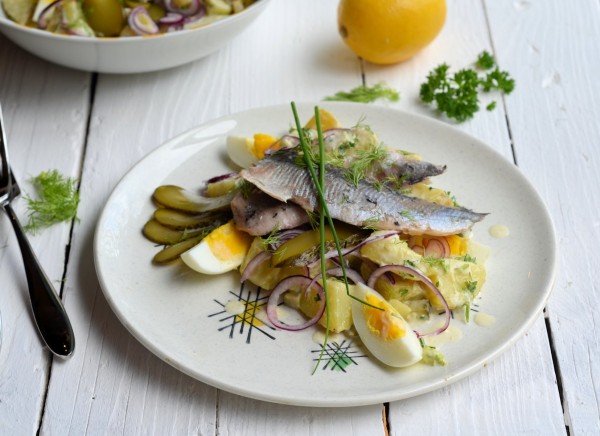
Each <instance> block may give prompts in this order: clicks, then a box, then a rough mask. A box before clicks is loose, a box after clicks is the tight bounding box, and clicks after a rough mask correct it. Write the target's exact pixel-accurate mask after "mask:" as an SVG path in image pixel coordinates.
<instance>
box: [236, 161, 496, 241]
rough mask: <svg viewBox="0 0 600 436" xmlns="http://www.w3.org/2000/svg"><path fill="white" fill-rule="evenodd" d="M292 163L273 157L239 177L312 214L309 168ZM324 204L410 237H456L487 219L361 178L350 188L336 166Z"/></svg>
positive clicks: (352, 220) (343, 216)
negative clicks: (407, 194)
mask: <svg viewBox="0 0 600 436" xmlns="http://www.w3.org/2000/svg"><path fill="white" fill-rule="evenodd" d="M296 161H297V153H296V152H293V151H287V152H280V153H275V154H273V155H271V156H269V157H267V158H265V159H263V160H261V161H259V162H257V163H256V164H254V165H253V166H251V167H250V168H248V169H245V170H243V171H242V172H241V173H240V175H241V176H242V178H244V179H245V180H246V181H248V182H250V183H252V184H253V185H255V186H256V187H257V188H258V189H260V190H261V191H263V192H265V193H266V194H268V195H269V196H271V197H273V198H276V199H278V200H280V201H283V202H288V201H291V202H292V203H295V204H297V205H299V206H300V207H302V208H303V209H304V210H308V211H313V212H314V211H316V210H317V209H318V206H319V202H318V196H317V192H316V189H315V187H314V185H313V182H312V179H311V178H310V174H309V172H308V170H307V169H306V168H304V167H300V166H298V165H297V164H296ZM325 201H326V203H327V206H328V208H329V213H330V214H331V217H332V218H333V219H337V220H339V221H343V222H346V223H348V224H352V225H355V226H358V227H371V228H375V229H379V230H398V231H401V232H403V233H407V234H411V235H420V234H429V235H438V236H443V235H452V234H457V233H461V232H463V231H465V230H467V229H469V228H471V227H472V226H473V224H475V223H476V222H478V221H481V220H482V219H483V218H484V217H485V216H486V214H482V213H476V212H473V211H471V210H469V209H465V208H461V207H446V206H441V205H439V204H435V203H430V202H428V201H425V200H421V199H418V198H414V197H408V196H406V195H402V194H400V193H399V192H398V191H394V190H392V189H389V188H388V187H386V186H383V187H382V189H381V190H378V189H377V188H376V187H375V186H374V185H373V184H372V183H371V182H369V181H367V180H364V179H363V180H360V181H359V183H358V186H355V185H354V184H353V183H351V182H350V181H348V180H347V179H346V177H345V175H344V170H342V169H339V168H336V167H327V169H326V172H325Z"/></svg>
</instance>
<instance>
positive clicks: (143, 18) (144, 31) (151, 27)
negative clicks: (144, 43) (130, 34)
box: [127, 6, 158, 35]
mask: <svg viewBox="0 0 600 436" xmlns="http://www.w3.org/2000/svg"><path fill="white" fill-rule="evenodd" d="M127 23H128V24H129V27H131V29H132V30H133V31H134V32H135V33H137V34H138V35H154V34H156V33H158V26H157V25H156V23H155V22H154V20H152V18H151V17H150V14H148V11H147V10H146V8H145V7H143V6H136V7H135V8H133V9H132V10H131V12H130V13H129V17H127Z"/></svg>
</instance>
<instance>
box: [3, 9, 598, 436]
mask: <svg viewBox="0 0 600 436" xmlns="http://www.w3.org/2000/svg"><path fill="white" fill-rule="evenodd" d="M336 4H337V2H335V1H333V0H329V1H324V0H302V1H293V0H274V1H273V2H272V3H271V5H270V7H269V8H268V9H267V11H266V12H265V13H264V15H263V16H261V17H260V18H259V19H258V21H257V22H255V23H254V24H253V25H252V26H251V28H250V29H248V30H247V31H246V32H245V33H244V34H243V36H241V37H239V38H237V39H236V40H235V41H234V42H233V43H232V44H230V45H229V46H228V47H226V48H225V49H223V50H222V51H220V52H218V53H216V54H214V55H212V56H210V57H208V58H206V59H204V60H200V61H198V62H195V63H193V64H190V65H186V66H183V67H180V68H176V69H172V70H169V71H163V72H158V73H152V74H140V75H129V76H113V75H97V74H90V73H84V72H78V71H73V70H69V69H65V68H62V67H58V66H55V65H52V64H49V63H46V62H44V61H42V60H39V59H37V58H35V57H33V56H32V55H29V54H28V53H26V52H24V51H22V50H21V49H20V48H18V47H16V46H15V45H13V44H12V43H11V42H9V41H8V40H6V39H5V38H4V37H0V101H1V102H2V106H3V109H4V117H5V121H6V124H7V129H8V132H9V133H8V141H9V145H10V153H11V159H12V163H13V166H14V169H15V172H16V173H17V175H18V177H19V179H20V180H21V181H22V182H23V183H22V184H23V188H24V190H25V191H28V190H29V192H33V191H32V190H31V189H32V188H31V186H30V185H29V184H28V183H27V182H26V179H27V178H28V177H29V176H32V175H36V174H38V173H39V172H40V171H43V170H47V169H52V168H56V169H58V170H60V171H61V172H62V173H63V174H68V175H72V176H74V177H77V178H78V179H80V180H81V198H82V201H81V205H80V209H79V217H80V218H81V220H80V222H78V223H75V224H70V223H69V224H63V225H58V226H55V227H53V228H51V229H49V230H47V231H45V232H43V233H42V234H40V235H39V236H35V237H33V238H32V239H31V241H32V244H33V246H34V248H35V250H36V252H37V253H38V255H39V258H40V260H41V262H42V264H43V265H44V267H45V269H46V271H47V273H48V275H49V277H50V278H51V279H52V280H54V281H55V282H56V283H58V287H60V289H61V292H62V298H63V300H64V303H65V306H66V309H67V311H68V312H69V314H70V316H71V320H72V322H73V327H74V330H75V334H76V339H77V348H76V352H75V354H74V356H73V357H72V358H71V359H69V360H67V361H59V360H57V359H55V358H53V357H52V356H51V355H50V354H49V352H48V351H47V350H46V349H44V348H42V346H41V342H40V339H39V338H38V335H37V333H36V331H35V329H34V327H33V324H32V322H33V321H32V317H31V313H30V309H29V302H28V297H27V287H26V281H25V276H24V273H23V269H22V265H21V260H20V255H19V252H18V247H17V243H16V240H15V238H14V236H13V234H12V229H11V228H10V224H9V222H8V220H7V219H5V218H1V219H0V283H1V284H2V285H1V286H0V312H1V316H2V347H1V348H0V434H2V435H20V434H24V435H29V434H35V433H36V432H39V434H43V435H66V434H69V435H83V434H111V435H113V434H126V435H131V434H135V435H137V434H140V435H149V434H153V435H154V434H155V435H171V434H172V435H183V434H202V435H216V434H219V435H227V434H231V435H240V434H244V435H264V434H268V435H270V434H286V435H288V434H311V435H313V434H314V435H334V434H339V435H347V434H358V435H367V434H368V435H371V434H374V435H377V434H380V435H383V434H386V433H389V434H394V435H399V434H442V433H443V434H486V435H487V434H498V435H508V434H539V435H550V434H577V435H584V434H600V418H599V415H600V413H599V410H600V400H599V397H600V363H599V360H600V359H599V358H600V341H599V340H598V331H597V329H598V328H600V327H599V326H600V317H599V315H598V313H599V312H598V310H597V307H598V305H600V289H599V285H598V283H599V282H600V274H599V273H598V271H599V270H600V269H599V268H598V267H599V266H600V250H598V243H599V242H600V214H599V212H598V210H599V205H600V189H598V188H599V187H600V177H599V174H600V160H599V153H598V151H597V147H598V144H599V143H600V127H599V126H600V123H599V121H598V120H600V105H598V103H597V101H595V100H599V99H600V85H599V83H600V81H599V80H598V73H599V72H600V55H599V52H598V41H599V40H600V8H599V4H598V2H597V1H596V0H580V1H577V2H565V1H561V0H546V1H544V2H542V1H534V0H531V1H529V0H460V1H459V0H449V1H448V4H449V8H448V9H449V13H448V19H447V22H446V25H445V28H444V30H443V32H442V33H441V34H440V36H439V37H438V38H437V40H436V41H435V42H434V43H433V44H432V45H431V46H430V47H428V48H427V49H426V50H425V51H424V52H422V53H421V54H419V55H418V56H417V57H416V58H414V59H413V60H411V61H408V62H406V63H403V64H401V65H397V66H391V67H385V68H384V67H377V66H373V65H368V64H364V63H362V62H361V61H360V60H359V59H357V58H356V56H354V55H353V53H352V52H350V51H349V50H348V49H347V48H346V47H345V46H344V45H343V44H342V42H341V40H340V38H339V36H338V34H337V30H336ZM484 49H487V50H489V51H492V52H493V53H494V54H495V56H496V58H497V60H498V61H499V64H500V66H501V67H502V68H503V69H506V70H508V71H510V73H511V74H512V75H513V77H515V79H516V83H517V87H516V90H515V92H514V93H513V94H512V95H510V96H508V97H507V98H505V99H501V100H500V101H499V104H498V107H497V108H496V110H495V111H492V112H487V111H485V110H482V111H481V112H480V113H479V114H477V115H476V117H475V118H474V119H473V120H472V121H469V122H466V123H463V124H460V125H457V127H458V128H459V129H462V130H464V131H467V132H469V133H471V134H473V135H475V136H476V137H478V138H480V139H482V140H483V141H485V142H487V143H489V144H490V145H492V146H494V147H495V148H496V149H497V150H498V151H500V152H501V153H502V154H503V155H504V156H505V157H506V158H507V159H509V160H513V161H514V162H515V163H516V164H517V165H518V166H519V167H520V169H521V170H522V171H523V172H524V173H525V174H526V175H527V176H528V178H529V179H530V180H531V181H532V182H533V184H534V185H535V186H536V188H537V189H538V190H539V192H540V193H541V195H542V197H543V198H544V200H545V202H546V204H547V206H548V208H549V209H550V211H551V214H552V216H553V219H554V223H555V226H556V231H557V235H558V240H559V244H560V256H559V264H560V266H559V270H558V272H557V276H556V282H555V286H554V292H553V295H552V297H551V299H550V301H549V303H548V306H547V308H546V310H545V312H544V314H540V317H539V319H538V320H537V321H536V323H535V324H534V326H533V327H532V328H531V330H530V331H529V333H528V334H527V335H525V337H523V338H522V339H521V340H519V341H518V342H517V343H516V344H515V345H514V346H513V347H512V348H511V349H510V350H509V351H507V352H506V353H505V354H503V355H502V356H501V357H499V358H498V359H497V360H496V361H494V362H493V363H491V364H489V365H487V366H486V367H485V368H483V369H482V370H481V371H480V372H478V373H476V374H475V375H472V376H470V377H469V378H467V379H464V380H462V381H459V382H457V383H455V384H453V385H451V386H449V387H446V388H444V389H441V390H438V391H435V392H432V393H429V394H426V395H422V396H420V397H416V398H412V399H409V400H403V401H398V402H392V403H389V404H377V405H374V406H368V407H358V408H350V409H344V408H341V409H319V408H302V407H290V406H281V405H276V404H269V403H265V402H261V401H256V400H250V399H245V398H242V397H239V396H236V395H233V394H229V393H227V392H222V391H218V390H217V389H215V388H212V387H210V386H207V385H205V384H203V383H200V382H197V381H195V380H193V379H191V378H190V377H188V376H186V375H183V374H182V373H180V372H178V371H177V370H175V369H173V368H172V367H170V366H169V365H167V364H166V363H163V362H162V361H161V360H159V359H158V358H157V357H155V356H154V355H153V354H151V353H150V352H149V351H147V350H146V349H145V348H144V347H143V346H142V345H140V344H139V343H138V342H137V341H136V340H135V339H134V338H133V337H132V336H131V335H130V334H129V333H128V332H127V330H126V329H125V328H124V327H123V326H122V325H121V323H120V322H119V321H118V319H117V318H116V316H115V315H114V314H113V312H112V311H111V309H110V308H109V306H108V304H107V302H106V300H105V299H104V296H103V294H102V291H101V289H100V287H99V284H98V279H97V276H96V273H95V270H94V265H93V254H92V239H93V231H94V228H95V225H96V220H97V217H98V214H99V213H100V211H101V209H102V207H103V204H104V203H105V201H106V199H107V197H108V195H109V194H110V192H111V190H112V189H113V187H114V186H115V185H116V183H117V182H118V181H119V179H120V178H121V177H122V176H123V175H124V173H125V172H126V171H127V170H128V169H129V168H131V166H132V165H134V164H135V163H136V162H137V161H138V160H139V159H140V158H141V157H143V156H144V155H146V154H147V153H148V152H150V151H151V150H153V149H155V148H156V147H157V146H159V145H160V144H161V143H163V142H164V141H166V140H167V139H169V138H171V137H173V136H175V135H177V134H178V133H180V132H183V131H185V130H187V129H189V128H191V127H193V126H196V125H198V124H201V123H203V122H205V121H208V120H210V119H213V118H216V117H219V116H221V115H225V114H230V113H234V112H237V111H241V110H244V109H248V108H252V107H259V106H264V105H270V104H275V103H287V102H289V101H291V100H297V101H320V100H321V99H322V98H323V97H325V96H327V95H331V94H333V93H334V92H336V91H338V90H348V89H351V88H352V87H354V86H356V85H359V84H360V83H363V82H365V83H367V84H374V83H376V82H378V81H381V80H384V81H386V82H387V83H388V84H389V85H390V86H393V87H396V88H398V89H399V90H400V92H401V96H402V98H401V101H400V102H399V103H394V104H388V103H379V104H388V105H390V106H392V107H397V108H402V109H405V110H409V111H413V112H417V113H421V114H426V115H428V116H434V117H435V116H436V115H435V113H433V112H432V111H431V110H430V109H428V108H426V107H424V106H423V105H422V104H421V103H419V101H418V90H419V85H420V83H421V82H422V81H423V80H424V78H425V76H426V74H427V72H428V71H430V70H431V69H432V68H433V67H435V66H437V65H438V64H440V63H442V62H448V63H449V64H450V65H452V66H454V67H462V66H467V65H469V64H470V63H471V62H473V61H474V60H475V58H476V56H477V54H478V53H480V52H481V51H482V50H484ZM595 148H596V150H595ZM16 205H17V210H18V212H19V214H20V215H21V216H23V217H24V216H25V209H24V202H23V201H19V202H17V204H16ZM509 273H510V272H507V274H509Z"/></svg>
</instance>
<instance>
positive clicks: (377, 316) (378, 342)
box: [352, 284, 423, 367]
mask: <svg viewBox="0 0 600 436" xmlns="http://www.w3.org/2000/svg"><path fill="white" fill-rule="evenodd" d="M353 295H354V296H356V297H357V298H359V299H360V300H361V301H362V302H361V301H356V300H352V320H353V321H354V327H355V328H356V331H357V333H358V336H359V337H360V339H361V340H362V342H363V344H364V345H365V347H367V349H368V350H369V351H370V352H371V354H373V356H375V357H376V358H377V359H378V360H380V361H381V362H382V363H385V364H386V365H389V366H394V367H404V366H409V365H412V364H414V363H417V362H418V361H419V360H421V358H422V357H423V349H422V347H421V343H420V342H419V339H418V338H417V335H416V334H415V332H414V331H413V330H412V329H411V327H410V325H409V324H408V323H407V322H406V321H405V320H404V318H402V315H400V313H399V312H398V311H397V310H396V309H394V308H393V307H392V306H391V305H390V304H389V303H388V302H387V301H386V300H385V298H383V297H382V296H381V294H379V292H377V291H375V290H374V289H371V288H369V287H368V286H365V285H363V284H357V285H356V288H355V290H354V292H353ZM364 303H368V304H364Z"/></svg>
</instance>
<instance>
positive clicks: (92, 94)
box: [36, 73, 98, 436]
mask: <svg viewBox="0 0 600 436" xmlns="http://www.w3.org/2000/svg"><path fill="white" fill-rule="evenodd" d="M97 81H98V74H97V73H93V74H92V76H91V80H90V95H89V99H88V113H87V118H86V122H85V132H84V136H83V150H82V153H81V160H80V163H79V170H78V172H79V180H78V182H77V193H78V194H79V190H80V189H81V178H82V175H83V162H84V161H85V154H86V150H87V143H88V136H89V132H90V123H91V119H92V108H93V107H94V98H95V95H96V83H97ZM75 223H76V218H73V219H72V220H71V227H70V228H69V238H68V239H67V245H66V246H65V261H64V267H63V272H62V275H61V280H60V291H59V292H58V295H59V297H60V298H61V300H62V296H63V292H64V289H65V283H66V281H67V272H68V266H69V257H70V255H71V243H72V241H73V232H74V229H75ZM48 353H49V355H50V359H49V360H48V372H47V374H48V376H47V378H46V386H45V388H44V393H43V397H42V410H41V412H40V417H39V420H38V426H37V431H36V436H39V434H40V432H41V430H42V424H43V422H44V415H45V412H46V403H47V400H48V392H49V390H50V379H51V378H52V366H53V363H54V355H53V354H52V353H51V352H50V351H48Z"/></svg>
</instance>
